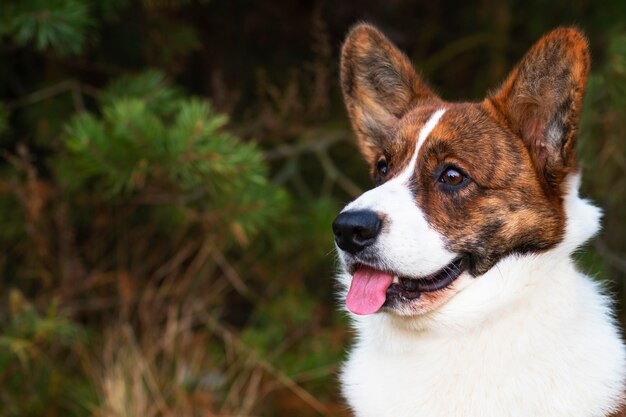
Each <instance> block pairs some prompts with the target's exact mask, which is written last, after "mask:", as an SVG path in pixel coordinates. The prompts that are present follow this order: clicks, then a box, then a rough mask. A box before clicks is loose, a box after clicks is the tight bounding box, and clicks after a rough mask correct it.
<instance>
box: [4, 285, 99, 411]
mask: <svg viewBox="0 0 626 417" xmlns="http://www.w3.org/2000/svg"><path fill="white" fill-rule="evenodd" d="M8 301H9V305H10V307H11V309H10V311H9V317H3V318H2V320H1V321H0V323H1V325H0V375H2V378H3V389H2V391H0V404H1V405H2V412H3V414H2V415H4V416H41V415H50V413H51V412H57V413H58V412H60V413H65V412H68V411H70V410H72V411H76V409H77V407H78V408H81V409H82V413H84V412H85V411H86V410H87V408H86V406H87V403H88V402H89V401H93V400H94V397H93V392H90V390H89V389H88V388H87V386H86V381H85V380H84V379H82V378H80V377H79V376H77V375H76V374H72V373H71V372H70V370H69V369H68V368H66V367H65V366H64V364H63V363H58V362H56V361H55V360H54V359H53V357H52V355H58V354H59V353H60V352H64V353H68V352H71V351H72V349H73V347H74V346H76V345H77V344H78V343H80V342H81V340H82V338H83V336H82V331H81V329H80V328H79V327H78V326H77V325H76V324H74V323H72V322H71V321H69V320H68V319H67V318H66V317H63V316H62V315H60V314H59V312H58V309H57V306H56V305H55V304H54V303H51V304H50V305H49V306H48V308H47V311H46V313H45V315H41V314H39V312H38V311H37V310H36V309H35V308H34V306H33V305H31V304H30V303H29V302H28V301H27V300H26V299H24V297H23V295H22V294H21V293H20V292H19V291H18V290H12V291H11V293H10V297H9V300H8ZM25 381H28V383H25ZM75 390H76V392H81V393H82V394H83V397H82V399H80V401H75V400H76V398H74V399H72V400H71V401H69V402H68V403H65V404H64V401H60V402H59V401H57V398H64V399H69V398H71V393H72V392H75ZM80 404H82V406H80Z"/></svg>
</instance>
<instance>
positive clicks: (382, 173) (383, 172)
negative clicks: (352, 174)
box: [376, 159, 389, 185]
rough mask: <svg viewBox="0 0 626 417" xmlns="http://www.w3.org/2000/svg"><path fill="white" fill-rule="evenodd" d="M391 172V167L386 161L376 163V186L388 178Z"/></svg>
mask: <svg viewBox="0 0 626 417" xmlns="http://www.w3.org/2000/svg"><path fill="white" fill-rule="evenodd" d="M388 171H389V165H388V164H387V161H385V160H384V159H381V160H379V161H378V162H376V184H377V185H378V184H380V183H381V182H382V179H383V178H384V177H386V176H387V172H388Z"/></svg>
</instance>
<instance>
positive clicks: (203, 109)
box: [57, 71, 286, 233]
mask: <svg viewBox="0 0 626 417" xmlns="http://www.w3.org/2000/svg"><path fill="white" fill-rule="evenodd" d="M163 82H164V77H163V75H162V74H160V73H158V72H154V71H152V72H147V73H145V74H142V75H139V76H137V77H135V78H132V79H129V78H125V79H122V80H119V81H117V82H115V83H113V84H112V85H111V87H110V88H109V89H108V90H107V91H106V92H105V93H104V94H103V103H104V105H103V108H102V110H101V112H102V116H97V115H94V114H90V113H83V114H79V115H78V116H76V117H74V118H73V119H72V120H71V121H70V122H69V123H68V125H67V126H66V129H65V130H66V134H65V136H64V139H63V143H64V145H65V148H66V150H67V153H66V154H64V155H63V156H61V160H59V161H58V163H57V167H58V172H59V178H60V180H61V184H62V185H63V187H64V188H66V189H68V190H71V191H73V192H75V193H77V192H83V191H85V190H86V189H92V190H97V193H99V194H102V196H103V197H105V198H107V199H110V200H115V199H119V198H122V199H127V198H130V197H131V196H133V195H138V194H142V193H143V194H144V196H145V197H148V198H149V197H150V196H155V194H157V193H160V194H169V195H172V196H175V199H176V200H177V201H179V202H180V203H183V204H184V205H185V207H186V208H187V209H189V208H194V209H196V210H198V211H202V212H213V213H223V214H224V215H225V216H227V218H228V221H229V223H230V224H232V225H237V226H235V227H238V228H240V229H241V230H242V231H243V232H244V233H253V232H255V231H257V230H258V229H259V228H260V227H261V225H262V224H263V223H265V222H267V221H268V220H270V219H271V218H274V217H277V216H278V215H279V213H280V212H281V210H282V208H283V207H285V203H286V196H285V194H284V193H283V192H282V191H281V190H279V189H278V188H277V187H275V186H273V185H272V184H270V183H269V182H268V179H267V167H266V166H265V163H264V161H263V159H262V156H261V153H260V151H259V149H258V148H257V147H256V146H255V145H254V144H252V143H242V142H241V141H239V140H238V139H237V138H235V137H234V136H233V135H232V134H230V133H229V132H228V131H227V130H225V129H224V126H225V125H226V123H227V119H226V117H225V116H223V115H219V114H216V113H215V112H214V111H213V110H212V108H211V106H210V104H209V103H208V102H207V101H206V100H199V99H193V98H191V99H183V98H182V94H181V93H180V92H179V91H177V90H176V89H173V88H169V87H164V86H162V84H163Z"/></svg>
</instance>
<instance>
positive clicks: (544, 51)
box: [333, 24, 589, 315]
mask: <svg viewBox="0 0 626 417" xmlns="http://www.w3.org/2000/svg"><path fill="white" fill-rule="evenodd" d="M588 71H589V51H588V46H587V41H586V40H585V38H584V36H583V35H582V34H581V33H580V32H578V31H576V30H575V29H569V28H561V29H556V30H554V31H553V32H551V33H549V34H548V35H546V36H544V37H543V38H542V39H541V40H539V42H538V43H537V44H536V45H535V46H533V48H532V49H531V50H530V51H529V52H528V53H527V54H526V56H525V57H524V58H523V59H522V61H521V62H520V63H519V65H518V66H517V67H516V68H515V69H514V70H513V71H512V73H511V74H510V75H509V77H508V79H507V80H506V81H505V82H504V84H503V85H502V86H501V87H500V89H499V90H498V91H496V92H494V93H492V94H490V95H489V96H488V97H487V98H485V99H484V100H483V101H482V102H480V103H447V102H444V101H443V100H442V99H440V98H439V97H437V95H435V94H434V93H433V91H432V90H431V89H430V88H429V87H428V86H427V85H426V84H425V83H424V81H423V80H422V79H421V78H420V77H419V76H418V75H417V73H416V72H415V70H414V69H413V67H412V65H411V63H410V62H409V60H408V58H407V57H406V56H405V55H404V54H403V53H402V52H400V51H399V50H398V49H397V48H396V47H395V46H394V45H393V44H392V43H391V42H390V41H389V40H388V39H387V38H386V37H385V36H384V35H382V34H381V33H380V32H379V31H378V30H376V29H375V28H373V27H372V26H369V25H366V24H362V25H358V26H356V27H355V28H354V29H353V30H352V31H351V32H350V33H349V35H348V37H347V39H346V42H345V44H344V46H343V50H342V56H341V85H342V88H343V94H344V99H345V102H346V107H347V109H348V114H349V116H350V120H351V121H352V126H353V128H354V131H355V132H356V136H357V138H358V144H359V147H360V150H361V152H362V153H363V155H364V157H365V159H366V161H367V163H368V164H369V165H370V167H371V172H372V177H373V179H374V181H375V184H376V186H375V188H373V189H371V190H370V191H368V192H366V193H364V194H363V195H361V196H360V197H359V198H357V199H356V200H355V201H353V202H352V203H350V204H348V205H347V206H346V207H345V208H344V210H343V211H342V212H341V213H340V214H339V216H338V217H337V218H336V219H335V221H334V223H333V231H334V233H335V241H336V244H337V247H338V251H339V255H340V258H341V260H342V264H343V265H344V266H345V269H346V271H347V273H348V274H349V275H350V276H351V280H350V282H349V283H347V284H349V286H350V290H349V291H348V293H347V300H346V301H347V305H348V308H349V309H350V310H351V311H352V312H353V313H356V314H360V315H364V314H370V313H375V312H377V311H379V310H381V309H382V310H383V311H387V312H391V313H394V314H399V315H419V314H424V313H427V312H429V311H433V310H435V309H437V308H438V307H439V306H441V305H443V304H444V303H446V302H447V301H448V300H450V299H451V298H452V297H454V295H455V294H456V293H457V292H458V291H460V290H461V289H462V288H465V287H466V286H469V285H472V282H474V281H477V280H479V279H480V278H478V279H477V277H480V276H481V275H482V274H484V273H486V272H487V271H489V270H490V269H491V268H492V267H494V265H495V264H496V263H497V262H498V261H499V260H501V259H502V258H504V257H506V256H508V255H511V254H528V253H539V252H544V251H546V250H548V249H550V248H553V247H554V246H555V245H557V244H558V243H559V242H560V241H561V240H562V239H563V236H564V233H565V222H566V215H565V210H564V193H565V192H566V189H565V188H566V187H565V186H564V183H565V182H566V178H567V177H568V175H569V174H571V173H573V172H576V170H577V166H576V158H575V139H576V130H577V125H578V121H579V115H580V110H581V107H582V100H583V96H584V91H585V85H586V79H587V74H588Z"/></svg>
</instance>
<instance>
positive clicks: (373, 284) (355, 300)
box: [346, 267, 393, 316]
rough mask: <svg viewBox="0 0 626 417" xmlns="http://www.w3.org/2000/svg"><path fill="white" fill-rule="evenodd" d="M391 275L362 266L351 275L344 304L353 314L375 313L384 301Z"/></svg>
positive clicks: (391, 278)
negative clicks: (350, 282)
mask: <svg viewBox="0 0 626 417" xmlns="http://www.w3.org/2000/svg"><path fill="white" fill-rule="evenodd" d="M392 281H393V276H391V275H389V274H387V273H385V272H382V271H377V270H376V269H372V268H367V267H362V268H360V269H359V270H358V271H356V273H355V274H354V276H353V277H352V284H350V289H349V290H348V296H347V297H346V305H347V306H348V309H349V310H350V311H351V312H353V313H354V314H358V315H361V316H364V315H366V314H372V313H376V312H377V311H378V310H380V308H381V307H382V306H383V304H384V303H385V297H386V292H387V288H389V286H390V285H391V282H392Z"/></svg>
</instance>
